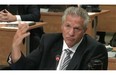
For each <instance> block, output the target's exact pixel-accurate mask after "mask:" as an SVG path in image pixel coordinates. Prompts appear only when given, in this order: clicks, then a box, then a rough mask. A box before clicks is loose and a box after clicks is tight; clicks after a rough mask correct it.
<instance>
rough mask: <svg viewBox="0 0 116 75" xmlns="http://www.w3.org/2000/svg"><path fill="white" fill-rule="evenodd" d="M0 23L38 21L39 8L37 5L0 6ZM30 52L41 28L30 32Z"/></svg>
mask: <svg viewBox="0 0 116 75" xmlns="http://www.w3.org/2000/svg"><path fill="white" fill-rule="evenodd" d="M0 21H1V22H13V21H35V22H39V21H40V8H39V6H37V5H1V6H0ZM30 32H31V35H30V52H31V51H32V50H34V49H35V48H36V47H37V46H38V44H39V40H40V38H41V36H42V34H43V33H44V32H43V29H42V27H39V28H36V29H33V30H30Z"/></svg>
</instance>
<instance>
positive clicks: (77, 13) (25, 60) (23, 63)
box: [8, 7, 108, 70]
mask: <svg viewBox="0 0 116 75" xmlns="http://www.w3.org/2000/svg"><path fill="white" fill-rule="evenodd" d="M88 22H89V16H88V13H87V12H86V11H85V10H84V9H82V8H80V7H68V8H67V9H66V10H65V11H64V14H63V16H62V25H61V30H62V33H51V34H44V35H43V36H42V38H41V41H40V45H39V46H38V48H37V49H35V50H34V51H33V52H32V53H30V54H29V55H28V56H24V55H23V53H22V52H21V48H20V44H21V42H22V40H23V39H24V38H25V37H27V36H29V35H30V33H29V32H27V31H28V29H29V26H28V24H19V26H18V27H19V29H18V30H17V32H16V34H15V36H14V39H13V43H12V51H11V54H10V55H9V58H8V62H9V64H10V67H11V69H14V70H16V69H17V70H29V69H31V70H88V69H91V68H90V66H91V65H90V63H91V62H92V61H96V60H99V61H101V63H102V66H101V68H100V69H103V70H106V69H107V66H108V55H107V50H106V48H105V46H104V45H103V44H101V43H99V42H97V41H96V40H95V39H93V38H91V37H90V36H89V35H88V34H86V33H85V32H86V30H87V25H88ZM10 59H11V60H10ZM66 59H67V60H66Z"/></svg>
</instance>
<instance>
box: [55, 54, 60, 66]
mask: <svg viewBox="0 0 116 75" xmlns="http://www.w3.org/2000/svg"><path fill="white" fill-rule="evenodd" d="M55 59H56V67H57V66H58V63H59V60H60V55H56V58H55Z"/></svg>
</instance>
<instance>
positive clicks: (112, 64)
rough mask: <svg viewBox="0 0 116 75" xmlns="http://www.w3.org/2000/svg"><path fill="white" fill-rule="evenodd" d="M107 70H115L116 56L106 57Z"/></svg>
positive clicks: (115, 48) (115, 49)
mask: <svg viewBox="0 0 116 75" xmlns="http://www.w3.org/2000/svg"><path fill="white" fill-rule="evenodd" d="M113 50H114V51H116V47H113ZM108 70H116V58H112V57H109V58H108Z"/></svg>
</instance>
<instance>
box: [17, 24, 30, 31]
mask: <svg viewBox="0 0 116 75" xmlns="http://www.w3.org/2000/svg"><path fill="white" fill-rule="evenodd" d="M28 29H29V26H28V24H26V23H19V30H20V31H21V33H26V32H27V30H28Z"/></svg>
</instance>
